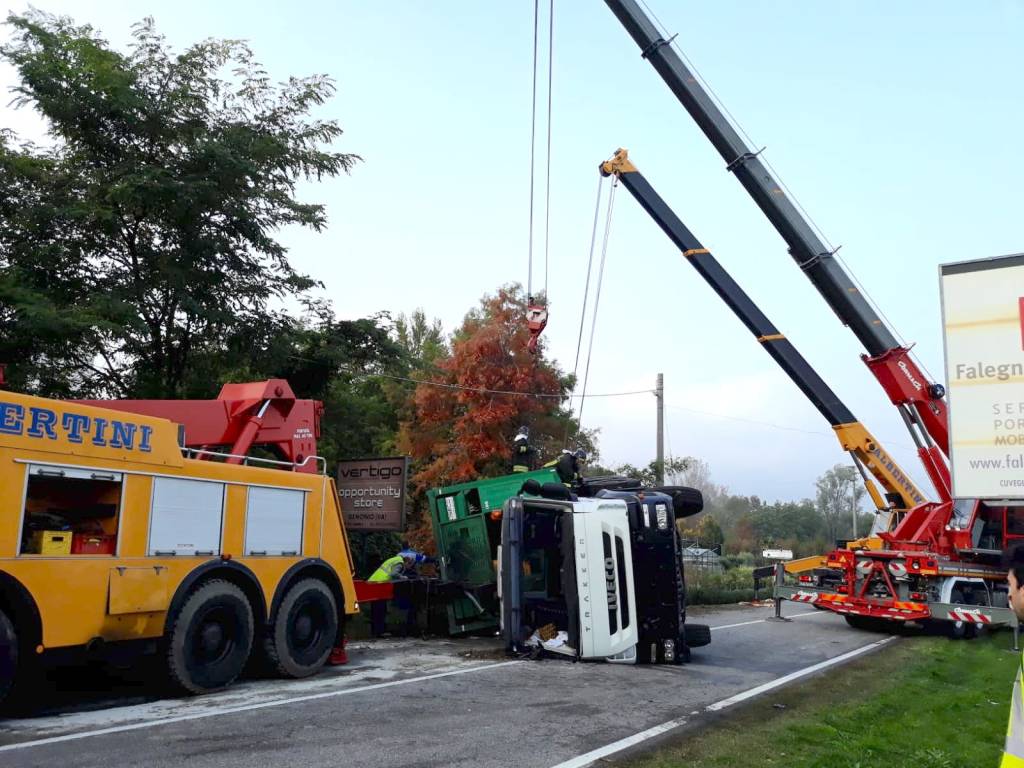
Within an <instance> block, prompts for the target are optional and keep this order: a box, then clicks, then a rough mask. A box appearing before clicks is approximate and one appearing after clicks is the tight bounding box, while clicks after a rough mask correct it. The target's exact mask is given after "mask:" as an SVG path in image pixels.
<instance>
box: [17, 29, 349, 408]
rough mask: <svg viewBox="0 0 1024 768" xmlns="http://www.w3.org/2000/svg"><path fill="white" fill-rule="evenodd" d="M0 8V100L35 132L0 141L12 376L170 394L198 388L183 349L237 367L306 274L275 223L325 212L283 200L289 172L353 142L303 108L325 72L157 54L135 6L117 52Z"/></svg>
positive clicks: (339, 156) (65, 386)
mask: <svg viewBox="0 0 1024 768" xmlns="http://www.w3.org/2000/svg"><path fill="white" fill-rule="evenodd" d="M8 24H9V25H10V26H11V27H12V28H13V30H14V35H13V38H12V41H11V42H10V43H9V44H7V45H6V46H4V47H2V48H0V58H2V59H4V60H6V61H7V62H9V63H10V64H12V65H13V66H14V67H15V68H16V69H17V71H18V74H19V76H20V81H21V82H20V85H19V86H18V87H17V88H16V89H15V93H16V95H17V103H18V104H19V105H22V106H24V105H31V106H32V107H33V108H34V109H35V110H36V111H38V112H39V113H40V114H41V115H42V116H43V117H44V118H45V119H46V122H47V125H48V128H49V132H50V135H51V137H52V139H53V141H54V143H53V146H52V147H46V148H40V147H35V146H32V145H28V144H21V145H18V146H15V144H14V139H13V137H12V136H11V135H10V134H6V135H5V136H4V137H3V140H2V142H0V170H2V171H3V173H2V174H0V175H3V176H4V180H3V181H0V186H2V189H0V192H3V193H5V196H6V199H7V201H8V202H7V204H4V205H2V206H0V216H2V219H0V331H2V332H3V333H2V334H0V336H2V341H0V359H6V360H7V361H9V362H10V363H11V370H10V373H11V378H12V380H13V381H15V382H16V384H17V385H22V386H23V387H24V388H25V389H30V390H33V391H37V392H40V393H44V394H47V393H59V394H79V395H96V396H117V397H129V396H132V397H181V396H188V395H195V394H197V393H195V392H191V391H189V390H190V387H191V385H190V383H189V378H190V371H192V370H193V369H194V368H195V367H196V361H197V360H199V359H203V358H205V359H207V360H209V359H214V358H216V359H218V360H223V361H226V363H227V364H228V365H231V364H234V365H246V364H247V363H248V361H250V360H251V349H252V347H251V343H250V342H251V339H252V336H253V335H254V334H255V335H257V336H260V337H261V340H262V341H266V340H267V338H268V337H272V336H273V335H274V334H275V333H277V332H279V331H280V330H281V329H282V328H284V329H285V330H287V329H288V328H289V326H290V324H291V321H290V319H289V318H287V317H286V316H285V315H284V314H282V313H275V312H273V311H272V304H273V302H274V301H276V300H280V299H283V298H285V297H291V296H302V295H303V294H304V292H305V291H307V290H308V289H309V288H310V287H312V286H313V285H315V282H314V281H313V280H312V279H311V278H309V277H307V276H305V275H301V274H299V273H297V272H296V271H295V270H294V269H293V268H292V267H291V265H290V263H289V261H288V258H287V251H286V249H285V247H284V246H283V245H282V244H281V243H280V242H278V240H277V239H276V237H275V235H276V232H277V230H279V229H280V228H282V227H284V226H288V225H299V226H304V227H309V228H312V229H314V230H317V231H319V230H321V229H322V228H323V227H324V226H325V225H326V213H325V210H324V207H323V206H322V205H318V204H314V203H304V202H301V201H299V200H298V199H297V198H296V194H295V193H296V184H297V182H298V180H299V179H301V178H307V179H320V178H322V177H325V176H326V177H330V176H335V175H337V174H339V173H341V172H343V171H348V170H349V169H350V168H351V167H352V165H353V164H354V163H355V162H356V161H357V160H358V159H359V158H358V157H357V156H355V155H351V154H344V153H340V152H336V151H332V150H331V149H330V148H329V145H330V144H331V143H332V142H333V141H334V140H335V139H337V138H338V137H339V136H340V135H341V128H340V127H339V126H338V124H337V123H336V122H335V121H332V120H320V119H315V118H312V117H311V116H310V112H311V111H312V110H313V109H314V108H316V107H318V106H320V105H321V104H323V103H324V102H325V101H326V100H327V98H328V97H329V96H330V95H331V94H332V92H333V90H334V88H333V84H332V82H331V80H330V79H329V78H327V77H325V76H320V75H318V76H312V77H306V78H294V77H293V78H290V79H289V80H287V81H286V82H285V83H283V84H281V85H279V86H277V85H273V84H272V83H271V80H270V78H269V76H268V74H267V72H266V71H264V70H263V68H262V67H261V66H260V65H259V63H257V62H256V60H255V59H254V57H253V54H252V52H251V51H250V50H249V48H248V47H247V46H246V45H245V44H244V43H243V42H240V41H232V40H226V41H218V40H206V41H204V42H201V43H197V44H195V45H192V46H190V47H189V48H187V49H186V50H184V51H183V52H181V53H180V54H179V53H175V52H173V51H172V50H171V49H170V47H169V46H168V45H167V44H166V42H165V40H164V38H163V37H162V36H160V35H159V34H158V33H157V31H156V29H155V27H154V24H153V21H152V20H151V19H146V20H144V21H143V22H141V23H139V24H137V25H136V26H135V27H134V31H133V42H132V44H131V46H130V47H129V50H128V52H127V53H119V52H117V51H114V50H112V49H111V48H110V47H109V45H108V44H107V43H106V42H105V41H104V40H103V39H102V38H100V37H99V36H98V34H97V33H96V32H95V31H94V30H93V29H92V28H91V27H89V26H75V25H74V23H73V22H72V21H71V20H69V19H66V18H58V17H55V16H50V15H47V14H44V13H41V12H37V11H32V12H30V13H28V14H25V15H13V14H12V15H11V16H9V17H8ZM225 72H227V73H228V74H224V73H225ZM8 193H9V196H7V195H8ZM34 337H38V338H39V343H38V345H36V346H35V347H30V348H29V351H30V352H32V354H24V352H25V350H26V346H27V344H28V343H30V342H31V340H32V339H33V338H34ZM37 350H38V353H37V352H36V351H37ZM233 352H234V353H237V357H236V358H235V359H234V360H230V359H229V356H230V354H231V353H233ZM193 382H195V378H193ZM207 382H208V383H207V384H206V387H207V388H208V387H209V386H210V384H209V380H207ZM214 384H215V382H214ZM203 394H205V393H203Z"/></svg>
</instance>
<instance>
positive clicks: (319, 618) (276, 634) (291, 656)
mask: <svg viewBox="0 0 1024 768" xmlns="http://www.w3.org/2000/svg"><path fill="white" fill-rule="evenodd" d="M337 635H338V606H337V604H336V603H335V601H334V595H333V594H332V593H331V590H330V588H329V587H328V586H327V585H326V584H324V583H323V582H322V581H320V580H319V579H303V580H302V581H300V582H298V583H296V584H293V585H292V586H291V587H290V588H289V589H288V591H287V592H286V593H285V595H284V597H283V598H282V600H281V605H280V607H279V608H278V609H277V616H276V617H275V619H274V624H273V626H271V627H270V629H269V630H268V632H267V636H266V638H264V640H263V652H264V654H265V655H266V657H267V661H268V662H269V663H270V668H271V669H273V670H274V671H275V672H277V674H279V675H281V676H282V677H309V676H310V675H312V674H315V673H316V672H318V671H319V670H320V668H321V667H323V665H324V664H325V663H326V661H327V657H328V656H330V655H331V649H332V648H333V647H334V641H335V638H336V637H337Z"/></svg>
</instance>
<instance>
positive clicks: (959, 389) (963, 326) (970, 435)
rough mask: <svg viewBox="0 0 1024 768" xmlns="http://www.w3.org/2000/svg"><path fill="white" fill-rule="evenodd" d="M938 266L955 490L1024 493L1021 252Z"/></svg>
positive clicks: (969, 494)
mask: <svg viewBox="0 0 1024 768" xmlns="http://www.w3.org/2000/svg"><path fill="white" fill-rule="evenodd" d="M939 271H940V276H941V278H940V279H941V283H942V318H943V326H944V335H945V345H946V381H947V383H948V385H949V386H948V390H947V391H948V392H949V414H950V437H949V442H950V448H951V449H952V465H953V495H954V496H957V497H959V498H1014V497H1024V254H1018V255H1015V256H1000V257H998V258H994V259H983V260H979V261H967V262H960V263H957V264H944V265H942V266H941V267H940V268H939Z"/></svg>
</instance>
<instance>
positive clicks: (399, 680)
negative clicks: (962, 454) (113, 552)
mask: <svg viewBox="0 0 1024 768" xmlns="http://www.w3.org/2000/svg"><path fill="white" fill-rule="evenodd" d="M785 612H786V614H787V615H789V616H791V617H793V620H792V621H790V622H775V621H765V619H766V618H768V617H769V616H771V614H772V611H771V609H768V608H746V609H726V610H716V611H708V612H706V613H704V614H703V615H701V616H700V617H699V618H698V617H697V616H694V617H693V618H694V620H698V621H702V622H705V623H708V624H711V625H712V627H713V628H714V629H713V631H712V643H711V645H710V646H707V647H705V648H700V649H697V650H695V651H694V658H693V662H692V663H690V664H687V665H683V666H678V667H677V666H653V667H644V666H621V665H610V664H573V663H571V662H568V661H563V660H544V661H511V662H510V661H507V660H506V659H504V657H502V656H501V655H500V653H499V652H498V651H497V648H496V645H495V643H493V642H490V641H484V640H472V641H430V642H425V641H414V640H394V641H377V642H373V643H370V642H364V643H359V644H355V645H354V646H352V647H351V648H350V655H351V658H352V661H351V663H350V664H349V665H348V666H346V667H338V668H334V669H332V670H329V671H328V672H326V673H324V674H321V675H319V676H317V677H315V678H313V679H310V680H302V681H290V682H285V681H274V680H255V681H244V682H242V683H240V684H236V685H235V686H233V687H232V688H231V689H230V690H229V691H226V692H225V693H222V694H216V695H212V696H204V697H198V698H190V699H162V700H147V699H145V698H144V697H143V696H140V695H139V694H138V693H133V694H131V695H124V693H123V692H122V691H120V690H118V691H117V692H116V693H115V694H108V695H100V696H97V695H96V694H88V693H81V694H78V695H70V696H69V695H65V696H64V697H63V699H62V700H60V701H59V704H58V706H57V707H56V708H54V709H51V710H50V711H46V712H38V713H34V715H33V716H31V717H25V718H19V719H8V720H5V721H0V765H2V766H4V768H21V767H22V766H46V768H52V767H53V766H54V765H66V766H75V768H93V767H95V768H117V767H118V766H139V765H145V766H148V767H151V768H163V767H164V766H167V767H170V766H174V767H175V768H178V766H185V765H187V766H188V767H189V768H228V767H231V768H235V767H236V766H237V767H238V768H243V767H244V768H254V767H258V768H269V767H270V766H279V765H280V766H285V765H287V766H301V767H302V768H320V766H324V767H327V766H330V767H331V768H334V767H335V766H352V768H363V767H364V766H365V767H369V766H380V765H387V766H388V768H402V767H403V766H409V768H428V767H430V766H449V765H455V766H459V765H465V766H473V767H474V768H486V767H488V766H529V767H530V768H545V767H546V768H551V767H552V766H561V767H562V768H579V767H580V766H583V765H586V764H588V763H589V762H592V760H593V759H596V758H598V757H601V756H603V755H604V754H606V753H608V752H609V751H610V752H611V753H615V752H617V751H618V750H620V749H621V748H623V747H631V748H634V749H635V748H637V744H639V745H640V748H643V747H644V746H647V745H649V744H650V743H652V742H651V741H648V739H649V738H651V737H656V736H658V735H661V734H662V733H665V732H668V731H669V730H671V729H673V728H676V727H679V726H681V725H684V724H685V725H688V726H690V727H693V726H697V727H699V726H700V724H701V722H702V720H703V719H706V718H708V717H711V716H712V715H713V714H714V713H716V712H717V711H720V710H723V709H727V708H728V707H730V706H732V705H733V704H735V703H738V702H739V701H741V700H743V699H744V698H747V697H750V696H752V695H756V694H758V693H759V692H760V691H761V690H762V688H769V689H770V688H771V687H772V686H775V685H778V684H782V683H785V682H787V681H788V680H789V679H790V676H799V675H804V674H811V673H814V672H816V671H820V669H819V668H820V667H822V666H825V665H830V664H832V663H840V662H842V661H843V659H844V657H845V656H846V655H847V654H857V653H858V652H859V649H864V650H865V652H871V651H873V650H875V649H876V648H878V647H880V645H878V643H879V640H880V638H879V636H877V635H871V634H867V633H864V632H859V631H856V630H852V629H850V628H849V627H847V625H846V624H845V622H844V621H843V620H842V619H841V618H840V617H837V616H835V615H833V614H828V613H824V612H819V611H807V610H806V609H805V608H803V607H801V606H798V605H794V604H787V605H786V609H785ZM637 734H640V735H639V736H637ZM607 745H612V746H611V747H607ZM602 748H606V749H604V751H603V752H602V751H600V750H601V749H602ZM595 750H597V751H595Z"/></svg>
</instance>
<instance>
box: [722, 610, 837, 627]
mask: <svg viewBox="0 0 1024 768" xmlns="http://www.w3.org/2000/svg"><path fill="white" fill-rule="evenodd" d="M827 613H831V611H808V612H807V613H794V614H793V615H792V616H786V617H785V618H787V619H796V618H799V617H800V616H821V615H822V614H827ZM772 618H774V616H769V617H767V618H764V619H754V620H753V621H741V622H740V623H739V624H723V625H722V626H720V627H712V628H711V631H712V632H714V631H715V630H716V629H732V628H733V627H746V626H748V625H750V624H762V623H764V622H766V621H769V620H770V619H772Z"/></svg>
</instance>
